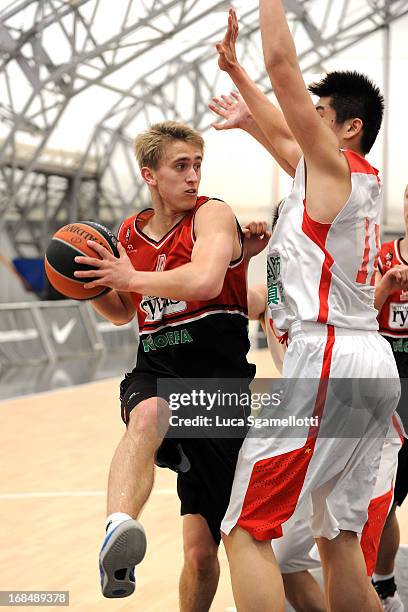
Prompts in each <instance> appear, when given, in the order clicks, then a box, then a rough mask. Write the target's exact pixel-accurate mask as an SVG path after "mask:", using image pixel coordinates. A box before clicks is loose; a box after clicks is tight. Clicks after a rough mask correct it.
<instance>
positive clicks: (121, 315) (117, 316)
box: [90, 290, 135, 325]
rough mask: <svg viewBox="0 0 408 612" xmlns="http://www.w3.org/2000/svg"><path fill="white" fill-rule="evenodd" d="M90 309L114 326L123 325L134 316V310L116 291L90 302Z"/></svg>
mask: <svg viewBox="0 0 408 612" xmlns="http://www.w3.org/2000/svg"><path fill="white" fill-rule="evenodd" d="M90 304H91V306H92V308H93V309H94V310H96V312H98V313H99V314H100V315H101V316H102V317H104V318H105V319H108V321H111V322H112V323H113V324H114V325H125V324H126V323H129V321H131V320H132V319H133V317H134V316H135V309H134V308H133V307H131V306H130V305H129V304H127V303H126V301H125V300H124V299H123V297H122V296H121V294H120V293H119V292H118V291H114V290H113V291H110V292H109V293H106V294H105V295H103V296H101V297H100V298H96V299H95V300H92V301H91V302H90Z"/></svg>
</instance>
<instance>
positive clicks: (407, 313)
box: [378, 238, 408, 338]
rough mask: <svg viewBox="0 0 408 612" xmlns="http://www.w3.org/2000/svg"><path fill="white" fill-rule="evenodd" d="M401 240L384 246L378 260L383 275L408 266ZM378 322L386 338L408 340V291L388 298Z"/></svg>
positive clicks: (395, 292)
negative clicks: (402, 266) (403, 255)
mask: <svg viewBox="0 0 408 612" xmlns="http://www.w3.org/2000/svg"><path fill="white" fill-rule="evenodd" d="M401 240H402V238H399V239H397V240H393V241H391V242H385V243H384V244H383V245H382V247H381V251H380V257H379V259H378V269H379V271H380V272H381V274H382V275H384V274H385V273H386V272H387V271H388V270H391V268H394V267H395V266H398V265H405V266H408V262H407V261H405V259H404V258H403V257H402V255H401V251H400V246H399V245H400V242H401ZM378 322H379V325H380V332H381V333H382V334H383V335H384V336H392V337H394V338H408V291H403V290H401V289H398V290H397V291H393V292H392V293H391V294H390V295H389V296H388V298H387V299H386V301H385V302H384V305H383V307H382V308H381V310H380V313H379V315H378Z"/></svg>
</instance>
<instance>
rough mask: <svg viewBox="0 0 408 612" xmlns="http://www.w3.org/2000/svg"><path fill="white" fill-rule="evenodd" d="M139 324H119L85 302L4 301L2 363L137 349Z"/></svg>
mask: <svg viewBox="0 0 408 612" xmlns="http://www.w3.org/2000/svg"><path fill="white" fill-rule="evenodd" d="M137 345H138V330H137V324H134V323H130V324H127V325H123V326H115V325H113V324H112V323H110V322H109V321H106V320H104V319H102V318H101V317H99V315H97V314H96V313H95V312H94V311H93V309H92V308H91V306H90V305H89V304H87V303H85V302H76V301H74V300H64V301H55V302H25V303H18V304H0V363H3V364H19V363H25V364H27V363H40V362H46V361H56V360H58V359H60V358H65V357H77V356H81V355H88V354H92V353H103V352H104V351H106V352H112V351H115V350H117V351H119V350H121V349H127V348H130V349H131V350H133V349H134V352H135V354H136V350H137Z"/></svg>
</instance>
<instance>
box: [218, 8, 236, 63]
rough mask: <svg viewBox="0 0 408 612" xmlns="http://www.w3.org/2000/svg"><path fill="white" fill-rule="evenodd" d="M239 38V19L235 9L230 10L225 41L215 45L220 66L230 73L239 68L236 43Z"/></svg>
mask: <svg viewBox="0 0 408 612" xmlns="http://www.w3.org/2000/svg"><path fill="white" fill-rule="evenodd" d="M237 38H238V19H237V15H236V13H235V11H234V9H230V10H229V14H228V27H227V31H226V33H225V36H224V39H223V40H222V41H221V42H219V43H217V44H216V45H215V48H216V49H217V51H218V54H219V55H218V66H219V67H220V69H221V70H224V71H225V72H230V71H231V70H233V69H234V68H236V67H237V66H238V60H237V54H236V51H235V43H236V41H237Z"/></svg>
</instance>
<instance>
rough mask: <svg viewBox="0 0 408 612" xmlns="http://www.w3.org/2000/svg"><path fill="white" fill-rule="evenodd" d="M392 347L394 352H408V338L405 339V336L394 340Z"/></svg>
mask: <svg viewBox="0 0 408 612" xmlns="http://www.w3.org/2000/svg"><path fill="white" fill-rule="evenodd" d="M392 348H393V351H394V353H408V340H405V339H404V338H399V339H398V340H393V341H392Z"/></svg>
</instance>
